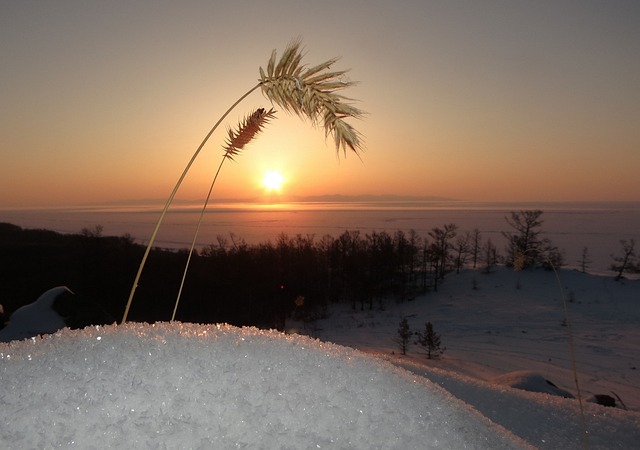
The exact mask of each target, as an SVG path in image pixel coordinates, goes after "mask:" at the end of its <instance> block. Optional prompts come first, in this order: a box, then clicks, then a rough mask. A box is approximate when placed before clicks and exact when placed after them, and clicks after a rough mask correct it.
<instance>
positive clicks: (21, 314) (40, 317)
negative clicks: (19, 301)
mask: <svg viewBox="0 0 640 450" xmlns="http://www.w3.org/2000/svg"><path fill="white" fill-rule="evenodd" d="M62 295H73V292H71V290H69V289H68V288H67V287H65V286H58V287H55V288H53V289H49V290H48V291H46V292H45V293H44V294H42V295H41V296H40V297H38V299H37V300H36V301H35V302H33V303H30V304H28V305H25V306H22V307H21V308H18V309H16V310H15V311H14V313H13V314H12V315H11V320H10V322H9V323H8V324H7V326H6V327H4V328H3V329H1V330H0V342H9V341H13V340H19V339H26V338H30V337H32V336H37V335H39V334H45V333H54V332H56V331H58V330H59V329H61V328H64V327H65V326H66V324H65V322H64V319H63V318H62V317H61V316H60V315H59V314H58V313H56V312H55V311H54V310H53V308H52V307H53V303H54V302H55V301H56V299H57V298H58V297H60V296H62Z"/></svg>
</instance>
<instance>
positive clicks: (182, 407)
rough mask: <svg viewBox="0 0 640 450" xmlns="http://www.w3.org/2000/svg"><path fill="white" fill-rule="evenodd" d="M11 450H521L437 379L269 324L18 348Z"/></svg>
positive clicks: (117, 331) (7, 354) (11, 373)
mask: <svg viewBox="0 0 640 450" xmlns="http://www.w3.org/2000/svg"><path fill="white" fill-rule="evenodd" d="M0 349H1V350H2V352H1V353H0V357H1V358H2V372H1V376H2V390H3V393H2V400H1V401H0V410H1V411H2V412H1V413H0V414H1V415H2V422H3V427H2V430H1V431H0V433H1V443H2V447H3V448H55V447H63V448H69V447H75V448H83V449H88V448H203V449H206V448H296V449H299V448H363V449H364V448H398V449H400V448H403V449H409V448H492V449H497V448H518V447H523V446H524V444H523V443H522V442H521V441H519V440H518V439H517V438H515V437H514V436H512V435H511V434H510V433H509V432H507V431H506V430H504V429H502V428H501V427H499V426H497V425H495V424H492V423H491V422H490V421H489V420H487V419H486V418H485V417H483V416H482V415H480V414H478V413H477V412H476V411H475V410H473V409H472V408H470V407H469V406H467V405H465V404H464V403H463V402H461V401H459V400H457V399H456V398H454V397H453V396H452V395H450V394H448V393H447V392H446V391H444V390H443V389H441V388H439V387H438V386H437V385H435V384H433V383H431V382H429V381H428V380H427V379H425V378H424V377H420V376H416V375H412V374H410V373H409V372H407V371H404V370H401V369H398V368H396V367H394V366H393V365H391V364H389V363H386V362H384V361H381V360H379V359H376V358H372V357H368V356H366V355H363V354H362V353H359V352H358V351H356V350H353V349H348V348H346V347H341V346H337V345H334V344H328V343H323V342H320V341H317V340H313V339H310V338H307V337H302V336H286V335H284V334H281V333H277V332H273V331H261V330H258V329H256V328H242V329H241V328H236V327H232V326H226V325H217V326H206V325H194V324H183V323H177V322H175V323H171V324H169V323H160V324H155V325H142V324H125V325H124V326H107V327H98V326H96V327H89V328H86V329H84V330H83V331H72V330H68V329H65V330H64V331H61V332H58V333H56V334H55V335H49V336H45V337H44V338H33V339H31V340H26V341H21V342H16V343H13V344H5V345H3V346H2V347H0Z"/></svg>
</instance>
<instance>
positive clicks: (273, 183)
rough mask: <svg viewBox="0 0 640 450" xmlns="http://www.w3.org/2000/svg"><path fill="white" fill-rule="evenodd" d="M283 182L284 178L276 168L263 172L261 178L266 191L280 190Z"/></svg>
mask: <svg viewBox="0 0 640 450" xmlns="http://www.w3.org/2000/svg"><path fill="white" fill-rule="evenodd" d="M283 183H284V178H283V177H282V175H280V172H278V171H276V170H270V171H268V172H265V174H264V177H263V178H262V184H263V185H264V187H265V188H266V189H267V191H280V190H281V189H282V184H283Z"/></svg>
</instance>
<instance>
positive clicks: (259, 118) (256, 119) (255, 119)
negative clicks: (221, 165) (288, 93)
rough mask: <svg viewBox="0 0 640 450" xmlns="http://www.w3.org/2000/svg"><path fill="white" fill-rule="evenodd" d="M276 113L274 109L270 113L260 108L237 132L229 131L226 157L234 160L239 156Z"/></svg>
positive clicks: (225, 147)
mask: <svg viewBox="0 0 640 450" xmlns="http://www.w3.org/2000/svg"><path fill="white" fill-rule="evenodd" d="M275 113H276V112H275V111H274V109H273V108H271V109H270V110H269V111H265V109H264V108H259V109H257V110H255V111H254V112H253V113H251V114H249V115H248V116H247V117H245V118H244V120H243V121H241V122H240V123H239V124H238V127H237V129H236V130H237V131H236V130H234V129H232V128H229V129H228V130H227V134H228V135H229V136H228V137H227V141H226V142H225V145H224V150H225V153H224V157H225V158H229V159H231V160H233V157H234V156H237V155H238V154H239V153H240V151H241V150H242V149H243V148H244V146H245V145H247V144H248V143H249V142H251V140H252V139H253V138H254V137H255V136H256V135H257V134H258V133H259V132H260V131H262V128H263V127H264V126H265V125H266V124H267V123H268V122H269V120H271V119H273V118H274V117H275Z"/></svg>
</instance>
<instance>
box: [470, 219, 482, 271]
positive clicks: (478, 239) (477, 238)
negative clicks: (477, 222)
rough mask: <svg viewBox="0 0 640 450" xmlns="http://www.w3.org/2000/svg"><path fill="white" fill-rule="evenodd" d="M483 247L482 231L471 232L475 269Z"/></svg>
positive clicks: (472, 257) (475, 229)
mask: <svg viewBox="0 0 640 450" xmlns="http://www.w3.org/2000/svg"><path fill="white" fill-rule="evenodd" d="M481 245H482V236H481V234H480V230H478V229H477V228H474V230H473V231H472V232H471V259H472V260H473V268H474V269H475V268H476V266H477V265H478V257H479V256H480V246H481Z"/></svg>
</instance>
